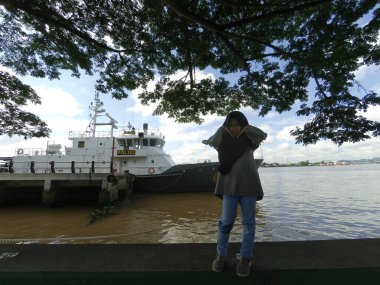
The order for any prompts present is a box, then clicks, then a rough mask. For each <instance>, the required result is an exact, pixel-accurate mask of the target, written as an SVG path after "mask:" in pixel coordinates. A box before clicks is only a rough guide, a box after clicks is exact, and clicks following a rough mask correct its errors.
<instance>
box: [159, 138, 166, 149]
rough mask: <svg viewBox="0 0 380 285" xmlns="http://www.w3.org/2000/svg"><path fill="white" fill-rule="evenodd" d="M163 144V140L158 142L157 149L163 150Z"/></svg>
mask: <svg viewBox="0 0 380 285" xmlns="http://www.w3.org/2000/svg"><path fill="white" fill-rule="evenodd" d="M164 144H165V142H164V141H163V140H159V141H158V147H159V148H163V147H164Z"/></svg>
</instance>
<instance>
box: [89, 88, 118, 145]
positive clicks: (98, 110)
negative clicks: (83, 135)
mask: <svg viewBox="0 0 380 285" xmlns="http://www.w3.org/2000/svg"><path fill="white" fill-rule="evenodd" d="M102 107H103V102H102V101H100V99H99V92H95V99H94V102H91V105H90V106H89V109H90V110H91V111H92V114H91V115H90V118H91V120H90V124H89V125H88V127H87V129H86V132H90V133H92V137H95V136H96V126H111V137H112V138H113V130H114V129H117V126H116V124H117V123H118V122H117V121H116V120H115V119H114V118H112V117H111V116H110V115H109V114H108V113H105V114H104V115H105V116H106V117H107V118H109V119H110V121H109V123H98V122H97V118H98V117H100V116H102V115H103V113H104V112H105V111H106V110H104V109H102Z"/></svg>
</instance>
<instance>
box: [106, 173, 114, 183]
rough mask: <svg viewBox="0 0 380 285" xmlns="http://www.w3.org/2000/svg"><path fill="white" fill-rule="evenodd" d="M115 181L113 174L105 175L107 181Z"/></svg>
mask: <svg viewBox="0 0 380 285" xmlns="http://www.w3.org/2000/svg"><path fill="white" fill-rule="evenodd" d="M115 181H116V176H115V175H112V174H111V175H108V176H107V182H108V183H114V182H115Z"/></svg>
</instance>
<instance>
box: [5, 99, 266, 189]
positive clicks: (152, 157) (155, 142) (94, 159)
mask: <svg viewBox="0 0 380 285" xmlns="http://www.w3.org/2000/svg"><path fill="white" fill-rule="evenodd" d="M102 107H103V103H102V102H101V101H100V100H99V96H98V94H96V95H95V102H93V103H92V104H91V106H90V109H91V111H92V114H91V120H90V124H89V126H88V128H87V129H86V130H85V131H82V132H70V133H69V139H70V140H71V141H72V145H71V146H70V147H64V148H62V146H61V145H60V144H50V143H47V146H46V148H44V149H35V148H28V147H25V148H24V147H23V148H18V149H16V150H15V154H14V156H12V157H0V160H3V161H5V163H3V165H2V169H1V170H2V171H3V172H4V171H5V172H10V173H25V174H26V175H33V174H35V173H44V174H46V175H48V174H50V173H90V174H91V173H109V174H112V175H122V174H124V173H126V172H128V173H130V174H134V175H135V178H136V179H135V183H134V191H138V192H208V191H213V190H214V186H215V183H216V179H217V175H218V171H217V168H218V163H217V162H208V161H204V162H202V163H195V164H179V165H175V163H174V161H173V160H172V158H171V156H170V155H168V154H166V153H165V152H164V150H163V147H164V145H165V137H164V136H163V135H162V133H161V132H160V131H159V130H155V129H150V128H149V127H148V124H144V125H143V129H142V130H138V129H135V128H134V127H133V126H132V125H131V124H128V126H127V127H117V126H116V124H117V123H118V122H117V121H116V120H115V119H113V118H112V117H111V116H110V115H109V114H108V113H106V112H105V110H104V109H102ZM101 116H103V117H104V116H106V117H107V118H108V120H109V121H108V122H100V121H99V117H101ZM98 126H109V128H110V129H109V130H108V131H98V130H97V127H98ZM255 161H256V164H257V165H258V166H260V164H261V162H262V161H263V160H262V159H255Z"/></svg>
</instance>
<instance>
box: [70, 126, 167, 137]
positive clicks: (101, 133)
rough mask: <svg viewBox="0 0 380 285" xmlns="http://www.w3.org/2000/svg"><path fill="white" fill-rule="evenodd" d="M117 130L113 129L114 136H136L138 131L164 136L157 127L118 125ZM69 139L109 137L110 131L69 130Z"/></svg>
mask: <svg viewBox="0 0 380 285" xmlns="http://www.w3.org/2000/svg"><path fill="white" fill-rule="evenodd" d="M119 129H120V130H119V131H115V130H114V131H113V135H114V136H116V137H122V136H125V135H136V136H138V134H139V133H144V134H145V135H148V136H156V137H160V138H163V137H164V136H163V135H162V132H161V131H160V130H158V129H148V130H143V129H130V128H128V127H120V128H119ZM68 137H69V139H73V138H90V137H101V138H108V137H111V132H110V131H96V132H95V136H94V133H93V132H91V131H84V132H83V131H70V132H69V136H68Z"/></svg>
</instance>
